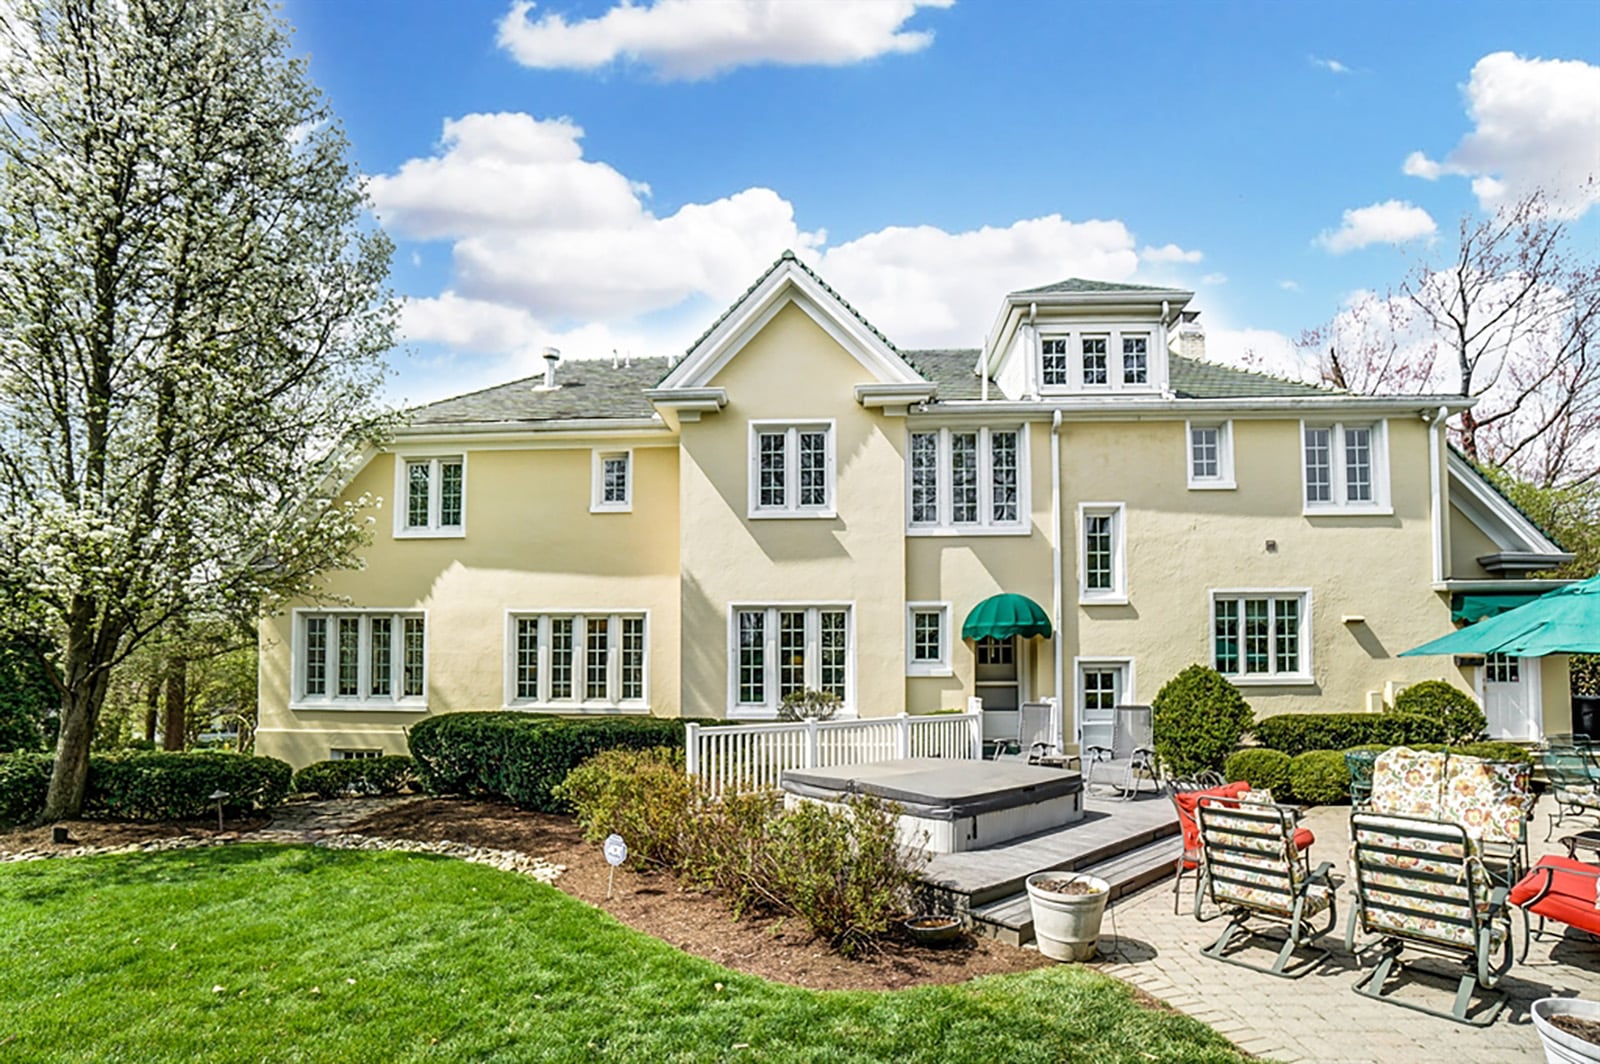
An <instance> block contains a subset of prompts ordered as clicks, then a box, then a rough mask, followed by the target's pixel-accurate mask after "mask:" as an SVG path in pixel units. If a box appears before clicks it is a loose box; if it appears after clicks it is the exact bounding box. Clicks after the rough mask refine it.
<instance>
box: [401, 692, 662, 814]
mask: <svg viewBox="0 0 1600 1064" xmlns="http://www.w3.org/2000/svg"><path fill="white" fill-rule="evenodd" d="M410 739H411V756H412V757H414V758H415V759H416V765H417V778H418V780H419V781H420V782H421V784H422V787H423V789H424V790H426V791H427V792H428V793H429V794H434V795H439V794H466V795H472V796H474V797H489V798H504V799H506V800H507V801H509V802H512V803H514V804H516V805H518V806H521V807H522V808H524V809H533V810H537V811H539V812H546V813H550V812H560V811H562V810H563V809H564V808H565V805H564V803H563V802H562V801H561V800H560V799H558V798H557V797H556V796H555V794H554V791H555V788H556V785H557V784H559V783H560V782H561V781H562V780H564V779H566V778H567V774H568V773H569V772H571V771H572V770H573V769H575V768H577V767H578V766H579V765H580V764H582V763H583V762H584V761H586V760H587V759H589V758H591V757H593V756H594V755H595V754H598V753H600V752H601V751H602V750H612V749H632V750H643V749H648V748H650V747H652V746H682V745H683V721H681V720H661V719H656V718H651V717H645V718H625V717H624V718H609V719H604V720H592V719H591V720H585V719H571V718H562V717H554V716H546V715H542V714H533V713H506V712H489V713H445V714H442V715H440V716H437V717H429V718H428V719H427V720H424V721H422V722H421V723H419V724H418V725H417V726H416V727H414V728H412V729H411V734H410Z"/></svg>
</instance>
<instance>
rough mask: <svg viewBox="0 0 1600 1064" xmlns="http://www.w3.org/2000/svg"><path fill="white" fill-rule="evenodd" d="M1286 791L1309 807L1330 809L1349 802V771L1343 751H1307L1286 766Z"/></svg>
mask: <svg viewBox="0 0 1600 1064" xmlns="http://www.w3.org/2000/svg"><path fill="white" fill-rule="evenodd" d="M1289 790H1290V791H1292V792H1293V793H1294V796H1295V797H1296V798H1298V799H1299V800H1300V801H1302V802H1308V803H1310V804H1311V805H1334V804H1336V803H1338V802H1344V801H1348V800H1349V798H1350V770H1349V769H1348V768H1346V767H1345V763H1344V751H1343V750H1307V751H1306V752H1305V753H1303V754H1299V755H1297V756H1296V757H1295V758H1294V759H1293V760H1291V761H1290V762H1289Z"/></svg>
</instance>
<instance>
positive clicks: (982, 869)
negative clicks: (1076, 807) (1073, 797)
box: [922, 793, 1183, 945]
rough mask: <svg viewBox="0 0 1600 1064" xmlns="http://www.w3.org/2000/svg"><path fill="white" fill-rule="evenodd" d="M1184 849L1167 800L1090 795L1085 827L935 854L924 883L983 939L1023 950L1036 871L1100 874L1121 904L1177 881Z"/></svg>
mask: <svg viewBox="0 0 1600 1064" xmlns="http://www.w3.org/2000/svg"><path fill="white" fill-rule="evenodd" d="M1182 845H1183V843H1182V839H1181V837H1180V835H1179V828H1178V815H1177V813H1176V812H1175V811H1174V810H1173V808H1172V800H1171V799H1170V798H1168V797H1167V796H1166V795H1165V794H1149V793H1146V794H1144V795H1142V796H1140V797H1138V798H1135V799H1133V800H1132V801H1126V802H1124V801H1118V800H1116V799H1110V798H1106V797H1102V796H1100V795H1095V794H1090V795H1087V796H1086V798H1085V801H1084V817H1083V819H1082V820H1081V821H1078V822H1077V823H1075V824H1070V825H1068V826H1066V827H1063V828H1058V829H1056V830H1054V831H1046V832H1041V833H1039V834H1037V835H1029V836H1026V837H1024V838H1020V839H1015V840H1013V841H1011V842H1006V843H1002V844H1000V845H998V846H991V847H988V848H986V849H982V850H969V851H967V852H965V853H949V854H938V855H935V856H934V857H933V858H931V859H930V860H929V862H928V865H927V868H926V869H925V870H924V872H923V876H922V878H923V880H924V882H925V883H926V884H927V885H928V889H929V894H930V896H931V900H932V901H934V902H935V904H936V905H937V906H938V907H939V908H940V909H942V910H944V911H948V912H954V913H958V914H960V915H962V916H963V917H965V918H966V919H968V920H969V921H970V922H971V924H972V926H973V929H974V930H975V931H977V932H979V933H980V934H989V935H993V936H995V937H997V938H1000V939H1003V940H1005V941H1010V942H1013V943H1016V944H1019V945H1020V944H1022V943H1025V942H1029V941H1031V940H1032V939H1033V917H1032V914H1031V912H1030V909H1029V905H1028V896H1027V893H1026V888H1025V886H1024V884H1025V882H1026V881H1027V878H1028V877H1029V876H1030V875H1032V874H1033V873H1035V872H1045V871H1075V872H1085V873H1088V874H1090V875H1095V876H1099V877H1100V878H1102V879H1104V880H1106V881H1107V882H1109V883H1110V884H1111V893H1112V897H1113V898H1115V897H1118V896H1120V895H1122V894H1126V893H1128V892H1130V891H1133V890H1137V889H1139V888H1140V887H1142V886H1145V885H1146V884H1148V883H1152V882H1154V881H1155V880H1157V879H1160V878H1162V877H1164V876H1167V875H1170V874H1171V873H1172V870H1173V866H1174V863H1175V862H1176V861H1177V858H1178V854H1179V852H1180V851H1181V849H1182Z"/></svg>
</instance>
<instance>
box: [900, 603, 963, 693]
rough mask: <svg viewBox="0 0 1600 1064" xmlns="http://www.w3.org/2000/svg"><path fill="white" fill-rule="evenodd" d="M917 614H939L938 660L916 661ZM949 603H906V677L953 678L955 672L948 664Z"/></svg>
mask: <svg viewBox="0 0 1600 1064" xmlns="http://www.w3.org/2000/svg"><path fill="white" fill-rule="evenodd" d="M918 613H938V614H939V660H938V661H917V660H916V615H917V614H918ZM950 646H951V634H950V603H948V602H908V603H906V675H907V676H953V675H955V670H954V669H953V668H952V666H951V664H950Z"/></svg>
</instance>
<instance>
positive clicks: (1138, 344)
mask: <svg viewBox="0 0 1600 1064" xmlns="http://www.w3.org/2000/svg"><path fill="white" fill-rule="evenodd" d="M1149 347H1150V340H1149V337H1145V336H1124V337H1123V338H1122V383H1123V384H1148V383H1149V382H1150V350H1149Z"/></svg>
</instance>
